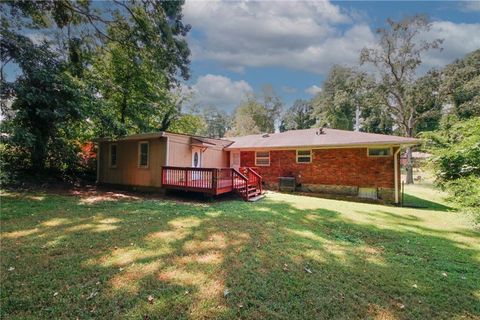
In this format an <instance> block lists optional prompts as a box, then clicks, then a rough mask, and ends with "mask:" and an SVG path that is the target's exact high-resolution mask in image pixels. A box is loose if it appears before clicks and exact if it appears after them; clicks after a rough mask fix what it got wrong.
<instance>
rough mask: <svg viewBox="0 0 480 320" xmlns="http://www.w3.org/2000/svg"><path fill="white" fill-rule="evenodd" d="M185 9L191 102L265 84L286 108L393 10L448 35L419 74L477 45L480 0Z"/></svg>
mask: <svg viewBox="0 0 480 320" xmlns="http://www.w3.org/2000/svg"><path fill="white" fill-rule="evenodd" d="M105 4H106V2H96V3H95V5H99V6H104V5H105ZM183 11H184V21H185V22H186V23H189V24H191V25H192V31H191V32H190V33H189V35H188V42H189V46H190V48H191V50H192V63H191V79H190V80H189V81H187V82H186V83H185V87H188V88H189V89H187V90H186V91H188V92H190V94H191V95H192V99H191V101H190V104H191V105H196V106H198V107H199V108H203V107H205V106H208V105H213V106H216V107H217V108H219V109H222V110H225V111H227V112H232V111H233V110H234V108H235V107H236V106H237V105H238V104H239V103H241V101H242V99H244V98H245V97H246V95H247V94H251V93H258V92H260V90H261V88H262V86H263V85H267V84H268V85H272V86H273V88H274V90H275V91H276V93H277V94H278V95H280V96H281V98H282V100H283V101H284V103H285V109H286V108H288V107H289V106H291V105H292V103H293V102H294V101H295V99H310V98H312V97H313V96H314V94H315V93H317V92H318V91H319V90H320V88H321V86H322V82H323V80H324V79H325V76H326V74H327V73H328V70H329V69H330V68H331V66H332V65H334V64H342V65H357V64H358V57H359V52H360V50H361V49H362V48H363V47H365V46H371V45H373V44H374V43H375V40H376V35H375V30H376V29H377V28H379V27H383V26H384V24H385V20H386V19H387V18H388V17H391V18H393V19H396V20H398V19H401V18H402V17H404V16H407V15H414V14H427V15H428V16H429V17H430V18H431V20H432V22H433V24H432V29H431V31H430V32H429V33H426V34H423V35H422V38H423V39H426V40H428V39H436V38H442V39H444V40H445V42H444V44H443V47H444V49H443V51H441V52H437V51H435V52H430V53H428V54H426V55H425V57H424V59H423V61H424V63H423V65H422V67H421V70H420V73H421V72H424V71H426V70H428V69H429V68H432V67H442V66H444V65H445V64H448V63H450V62H452V61H454V60H455V59H457V58H461V57H463V56H464V55H465V54H466V53H468V52H471V51H473V50H476V49H479V48H480V0H478V1H470V2H460V1H423V2H418V1H415V2H414V1H311V2H300V1H297V2H295V1H287V0H282V1H261V2H255V1H198V0H195V1H192V0H186V3H185V5H184V7H183ZM33 36H34V37H35V36H36V37H38V36H39V34H36V35H35V34H33ZM42 37H45V36H42V35H40V38H42ZM40 38H39V39H40ZM39 39H37V40H39ZM6 70H7V73H8V74H7V78H9V79H12V78H14V77H15V76H16V74H17V73H18V68H15V66H12V65H10V66H8V67H7V69H6Z"/></svg>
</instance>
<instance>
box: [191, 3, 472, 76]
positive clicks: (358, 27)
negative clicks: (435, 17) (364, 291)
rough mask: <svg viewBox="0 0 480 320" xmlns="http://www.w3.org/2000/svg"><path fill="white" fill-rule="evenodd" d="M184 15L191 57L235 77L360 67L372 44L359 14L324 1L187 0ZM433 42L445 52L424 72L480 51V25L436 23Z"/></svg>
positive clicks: (431, 57) (431, 58)
mask: <svg viewBox="0 0 480 320" xmlns="http://www.w3.org/2000/svg"><path fill="white" fill-rule="evenodd" d="M478 4H480V1H478V2H472V3H467V4H466V5H467V6H468V7H471V8H470V10H476V9H475V8H476V7H477V6H478ZM184 15H185V21H186V22H187V23H190V24H192V26H193V28H194V30H195V31H196V32H197V33H196V34H195V36H190V37H189V44H190V48H191V49H192V58H193V59H194V60H197V61H198V60H214V61H217V62H220V63H222V64H223V65H224V67H225V68H227V69H228V70H233V71H235V72H244V69H245V68H246V67H272V66H273V67H285V68H289V69H296V70H305V71H310V72H315V73H319V74H324V73H326V72H327V71H328V70H329V69H330V67H331V66H332V65H333V64H342V65H352V64H358V59H359V54H360V50H361V49H362V48H364V47H371V46H373V45H374V43H375V40H376V35H375V33H374V31H372V28H371V27H370V26H369V25H368V24H367V22H366V21H368V18H366V17H365V16H364V15H362V14H361V12H360V13H359V12H356V11H354V10H351V9H350V10H349V9H343V8H340V6H339V5H336V4H332V3H330V2H328V1H316V2H295V1H277V2H273V1H221V2H217V1H191V0H187V2H186V4H185V6H184ZM379 27H381V26H379ZM437 37H439V38H445V42H444V44H443V47H444V50H443V51H442V52H429V53H428V54H426V55H425V58H424V63H425V64H424V65H423V66H422V70H426V69H427V68H429V67H433V66H441V65H444V64H445V63H449V62H451V61H452V60H454V59H455V58H461V57H462V56H463V55H465V54H466V53H468V52H470V51H472V50H475V49H477V48H479V47H480V45H479V42H480V27H479V24H462V23H457V24H455V23H452V22H449V21H436V22H434V23H433V25H432V30H431V31H430V32H429V33H427V35H426V38H429V39H433V38H437Z"/></svg>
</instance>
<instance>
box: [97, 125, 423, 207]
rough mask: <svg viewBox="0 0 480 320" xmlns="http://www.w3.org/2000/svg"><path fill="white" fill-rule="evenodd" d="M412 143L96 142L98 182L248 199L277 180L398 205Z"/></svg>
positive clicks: (304, 136) (158, 137)
mask: <svg viewBox="0 0 480 320" xmlns="http://www.w3.org/2000/svg"><path fill="white" fill-rule="evenodd" d="M418 143H419V140H417V139H412V138H404V137H397V136H389V135H382V134H372V133H363V132H352V131H345V130H336V129H305V130H292V131H286V132H282V133H271V134H258V135H249V136H244V137H232V138H226V139H212V138H205V137H198V136H189V135H182V134H176V133H169V132H158V133H151V134H141V135H134V136H127V137H122V138H119V139H116V140H112V139H99V140H98V145H99V156H98V159H97V160H98V165H97V177H98V182H99V183H105V184H120V185H129V186H133V187H154V188H163V189H181V190H189V191H198V192H203V193H210V194H214V195H217V194H221V193H225V192H232V191H233V192H237V193H239V194H240V195H241V196H242V197H243V198H244V199H246V200H250V199H256V198H258V196H260V195H261V193H262V188H264V187H267V188H270V189H278V187H279V182H280V180H281V179H282V178H288V179H289V180H290V181H291V180H293V181H294V183H295V187H296V190H299V191H304V192H315V193H322V194H335V195H339V196H348V197H358V198H369V199H375V200H378V201H380V202H384V203H399V202H400V200H401V199H400V197H401V193H400V157H399V152H400V150H401V148H402V147H404V146H408V145H415V144H418Z"/></svg>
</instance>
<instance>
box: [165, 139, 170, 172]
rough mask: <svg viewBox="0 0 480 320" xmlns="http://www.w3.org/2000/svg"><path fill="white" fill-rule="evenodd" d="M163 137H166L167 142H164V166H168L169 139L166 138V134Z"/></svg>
mask: <svg viewBox="0 0 480 320" xmlns="http://www.w3.org/2000/svg"><path fill="white" fill-rule="evenodd" d="M165 138H166V139H167V143H166V148H167V150H166V152H165V166H168V150H169V149H170V146H169V139H168V136H165Z"/></svg>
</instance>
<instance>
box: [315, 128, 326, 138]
mask: <svg viewBox="0 0 480 320" xmlns="http://www.w3.org/2000/svg"><path fill="white" fill-rule="evenodd" d="M321 134H325V131H324V130H323V127H321V128H320V129H318V130H317V132H316V135H317V136H319V135H321Z"/></svg>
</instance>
